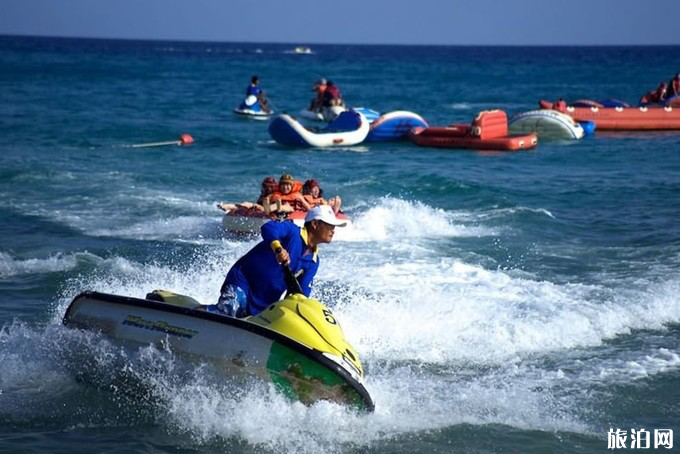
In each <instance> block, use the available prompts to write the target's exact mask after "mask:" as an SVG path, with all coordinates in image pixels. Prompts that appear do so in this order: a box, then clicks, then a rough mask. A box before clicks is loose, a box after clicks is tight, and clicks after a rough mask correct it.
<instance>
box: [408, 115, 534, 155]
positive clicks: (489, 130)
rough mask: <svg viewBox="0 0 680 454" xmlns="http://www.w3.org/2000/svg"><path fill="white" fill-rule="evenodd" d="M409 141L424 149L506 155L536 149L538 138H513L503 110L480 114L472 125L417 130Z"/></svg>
mask: <svg viewBox="0 0 680 454" xmlns="http://www.w3.org/2000/svg"><path fill="white" fill-rule="evenodd" d="M409 138H410V139H411V141H413V142H414V143H415V144H417V145H420V146H421V147H435V148H474V149H477V150H503V151H514V150H522V149H528V148H533V147H535V146H536V143H537V142H538V139H537V138H536V135H535V134H527V135H521V136H509V135H508V116H507V115H506V114H505V112H504V111H502V110H487V111H484V112H480V113H479V115H477V118H475V119H474V121H473V122H472V124H471V125H465V124H453V125H449V126H446V127H432V128H421V127H418V128H413V129H412V130H411V133H410V134H409Z"/></svg>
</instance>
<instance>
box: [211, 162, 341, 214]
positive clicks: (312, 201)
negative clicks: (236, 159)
mask: <svg viewBox="0 0 680 454" xmlns="http://www.w3.org/2000/svg"><path fill="white" fill-rule="evenodd" d="M321 205H328V206H330V208H331V209H332V211H333V213H334V214H335V215H336V216H337V215H338V214H340V213H341V206H342V199H341V198H340V196H334V197H331V198H330V199H328V200H326V199H324V197H323V189H321V186H320V185H319V182H318V181H317V180H314V179H309V180H307V181H305V182H304V184H303V183H302V182H301V181H298V180H295V178H293V176H292V175H291V174H289V173H284V174H283V175H281V177H280V178H279V181H278V182H277V181H276V179H275V178H274V177H271V176H269V177H266V178H265V179H264V180H262V183H261V184H260V196H259V197H258V199H257V201H256V202H254V203H253V202H239V203H219V204H218V205H217V207H218V208H220V209H221V210H223V211H225V212H228V213H231V214H234V215H238V216H248V217H250V216H253V217H265V218H269V219H273V220H282V219H286V218H288V217H289V216H290V215H291V214H292V213H296V212H307V211H309V210H310V209H312V208H314V207H316V206H321Z"/></svg>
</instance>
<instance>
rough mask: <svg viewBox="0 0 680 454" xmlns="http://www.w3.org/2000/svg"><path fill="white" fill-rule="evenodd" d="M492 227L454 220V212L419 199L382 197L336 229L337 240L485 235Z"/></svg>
mask: <svg viewBox="0 0 680 454" xmlns="http://www.w3.org/2000/svg"><path fill="white" fill-rule="evenodd" d="M492 234H494V229H491V228H487V227H483V226H478V225H466V224H463V223H460V222H456V220H455V214H453V213H450V212H446V211H444V210H441V209H437V208H432V207H430V206H427V205H425V204H423V203H420V202H410V201H406V200H402V199H395V198H391V197H384V198H380V199H378V201H377V202H376V203H375V204H373V205H372V206H370V207H368V209H367V210H366V211H363V212H361V213H359V214H357V215H356V216H354V217H353V219H352V224H351V225H350V226H349V227H347V228H346V229H343V228H338V229H336V237H337V240H338V241H354V242H357V241H381V242H382V241H389V240H393V239H395V238H399V239H400V240H409V239H412V238H418V237H453V236H457V237H463V236H473V237H478V236H487V235H492Z"/></svg>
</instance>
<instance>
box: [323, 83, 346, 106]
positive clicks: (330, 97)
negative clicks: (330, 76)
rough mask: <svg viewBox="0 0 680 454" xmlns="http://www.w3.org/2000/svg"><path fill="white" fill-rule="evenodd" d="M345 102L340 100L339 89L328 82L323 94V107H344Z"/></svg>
mask: <svg viewBox="0 0 680 454" xmlns="http://www.w3.org/2000/svg"><path fill="white" fill-rule="evenodd" d="M344 105H345V102H344V101H343V100H342V95H341V94H340V89H339V88H338V87H337V86H336V85H335V84H334V83H333V81H332V80H329V81H328V82H327V83H326V90H325V91H324V92H323V106H324V107H333V106H344Z"/></svg>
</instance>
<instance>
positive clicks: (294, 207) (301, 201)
mask: <svg viewBox="0 0 680 454" xmlns="http://www.w3.org/2000/svg"><path fill="white" fill-rule="evenodd" d="M301 187H302V184H300V183H299V182H297V181H295V178H293V176H292V175H291V174H289V173H284V174H283V175H281V178H279V189H278V191H276V192H274V193H273V194H270V195H268V196H267V197H265V199H264V201H265V204H264V206H265V207H267V206H270V205H271V204H272V203H274V204H276V210H275V212H274V213H273V214H276V215H287V214H290V213H292V212H293V211H307V210H309V209H310V208H311V207H312V206H311V205H310V204H309V203H307V201H306V200H305V198H304V197H303V196H302V194H300V189H301Z"/></svg>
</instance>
